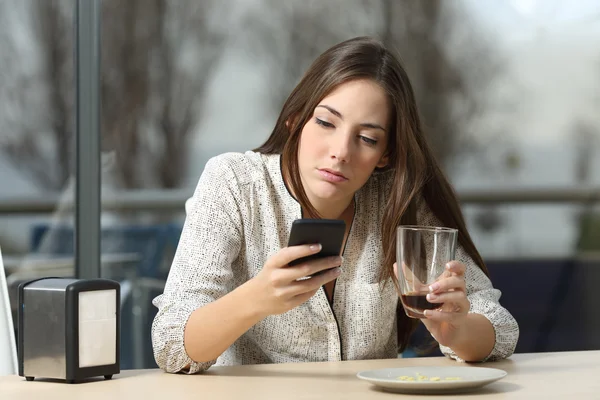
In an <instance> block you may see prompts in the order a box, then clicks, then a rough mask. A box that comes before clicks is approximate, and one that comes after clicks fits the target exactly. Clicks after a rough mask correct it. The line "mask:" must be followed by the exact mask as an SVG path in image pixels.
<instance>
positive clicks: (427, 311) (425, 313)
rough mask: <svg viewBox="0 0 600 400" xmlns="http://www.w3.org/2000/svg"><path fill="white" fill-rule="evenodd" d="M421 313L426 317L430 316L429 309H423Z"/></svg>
mask: <svg viewBox="0 0 600 400" xmlns="http://www.w3.org/2000/svg"><path fill="white" fill-rule="evenodd" d="M423 315H425V316H426V317H431V310H425V311H423Z"/></svg>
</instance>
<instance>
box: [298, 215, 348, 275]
mask: <svg viewBox="0 0 600 400" xmlns="http://www.w3.org/2000/svg"><path fill="white" fill-rule="evenodd" d="M345 232H346V223H345V222H344V221H342V220H339V219H308V218H303V219H297V220H295V221H294V222H293V223H292V229H291V232H290V238H289V240H288V246H298V245H302V244H313V243H320V244H321V251H320V252H318V253H316V254H311V255H310V256H306V257H300V258H298V259H296V260H294V261H292V262H290V263H289V265H298V264H300V263H302V262H304V261H308V260H314V259H317V258H322V257H330V256H339V255H340V253H341V251H342V246H343V244H344V233H345Z"/></svg>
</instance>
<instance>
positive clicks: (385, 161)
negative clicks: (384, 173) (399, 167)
mask: <svg viewBox="0 0 600 400" xmlns="http://www.w3.org/2000/svg"><path fill="white" fill-rule="evenodd" d="M389 162H390V157H389V156H388V155H387V153H386V154H384V155H383V156H382V157H381V158H380V159H379V162H378V163H377V168H385V167H387V165H388V163H389Z"/></svg>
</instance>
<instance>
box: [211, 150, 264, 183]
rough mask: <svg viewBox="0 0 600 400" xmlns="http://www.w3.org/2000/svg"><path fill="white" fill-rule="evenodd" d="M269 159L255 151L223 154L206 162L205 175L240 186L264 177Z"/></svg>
mask: <svg viewBox="0 0 600 400" xmlns="http://www.w3.org/2000/svg"><path fill="white" fill-rule="evenodd" d="M268 158H269V156H265V155H262V154H260V153H256V152H253V151H246V152H244V153H240V152H227V153H222V154H219V155H217V156H214V157H211V158H210V159H209V160H208V161H207V162H206V165H205V167H204V173H203V175H208V176H209V177H213V178H215V179H219V180H227V181H228V182H232V181H234V182H236V183H238V184H246V183H251V182H254V181H256V180H257V179H260V177H261V176H264V174H265V172H266V170H267V163H268V162H269V160H268Z"/></svg>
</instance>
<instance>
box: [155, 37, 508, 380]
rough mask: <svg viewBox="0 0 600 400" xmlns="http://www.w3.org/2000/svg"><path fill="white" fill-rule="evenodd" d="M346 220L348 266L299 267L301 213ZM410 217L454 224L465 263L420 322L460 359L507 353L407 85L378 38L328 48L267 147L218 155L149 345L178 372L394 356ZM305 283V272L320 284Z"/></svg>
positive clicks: (196, 201)
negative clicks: (296, 224)
mask: <svg viewBox="0 0 600 400" xmlns="http://www.w3.org/2000/svg"><path fill="white" fill-rule="evenodd" d="M302 217H304V218H306V217H313V218H330V219H341V220H344V221H345V222H346V227H347V230H346V236H345V246H344V250H343V259H342V258H341V257H332V258H328V259H321V260H315V261H311V262H306V263H303V264H300V265H296V266H293V267H292V266H289V265H288V264H289V263H290V262H291V261H292V260H295V259H297V258H300V257H303V256H306V255H309V254H312V253H316V252H318V251H319V246H318V245H303V246H293V247H286V244H287V240H288V237H289V232H290V227H291V224H292V222H293V221H294V220H295V219H298V218H302ZM401 224H420V225H443V226H448V227H455V228H458V229H459V248H458V251H457V260H456V261H453V262H451V263H449V265H448V266H447V268H448V271H449V273H448V274H447V275H448V277H447V278H445V279H442V280H440V281H439V282H438V287H433V285H432V288H431V293H430V295H429V299H430V301H432V302H440V303H441V302H443V303H444V306H443V309H441V310H436V311H431V312H428V315H427V316H426V318H425V319H423V320H422V321H423V323H424V324H425V326H426V327H427V329H428V330H429V331H430V332H431V334H432V336H433V337H434V338H435V339H436V340H437V341H438V342H439V345H440V348H441V350H442V351H443V352H444V354H446V355H447V356H449V357H452V358H454V359H457V360H465V361H484V360H492V359H499V358H504V357H507V356H509V355H511V354H512V352H513V351H514V348H515V345H516V341H517V338H518V327H517V324H516V322H515V320H514V319H513V318H512V316H511V315H510V314H509V313H508V311H506V310H505V309H504V308H502V307H501V306H500V305H499V303H498V299H499V297H500V292H499V291H498V290H496V289H494V288H493V287H492V285H491V282H490V280H489V279H488V277H487V276H486V275H487V271H486V269H485V266H484V263H483V260H482V259H481V256H480V255H479V253H478V252H477V250H476V248H475V246H474V244H473V242H472V241H471V239H470V237H469V234H468V232H467V230H466V228H465V223H464V221H463V217H462V215H461V212H460V209H459V206H458V203H457V200H456V198H455V195H454V193H453V190H452V188H451V186H450V185H449V183H448V182H447V180H446V178H445V177H444V175H443V174H442V172H441V170H440V168H439V166H438V164H437V162H436V161H435V159H434V157H433V156H432V154H431V150H430V149H429V147H428V146H427V144H426V142H425V138H424V136H423V132H422V128H421V124H420V121H419V116H418V112H417V108H416V104H415V98H414V95H413V92H412V88H411V85H410V83H409V80H408V77H407V76H406V73H405V71H404V69H403V68H402V66H401V65H400V63H399V62H398V60H397V59H396V58H395V57H394V56H393V55H392V54H391V53H390V52H389V51H388V50H386V48H385V47H383V46H382V45H381V44H380V43H379V42H377V41H376V40H373V39H370V38H355V39H351V40H348V41H345V42H343V43H340V44H338V45H336V46H334V47H332V48H331V49H329V50H327V51H326V52H325V53H324V54H322V55H321V56H320V57H319V58H317V60H316V61H315V62H314V63H313V65H312V66H311V67H310V68H309V70H308V71H307V72H306V74H305V75H304V77H303V78H302V80H301V82H300V83H299V84H298V86H297V87H296V88H295V89H294V90H293V92H292V93H291V95H290V97H289V98H288V99H287V101H286V103H285V104H284V106H283V110H282V112H281V114H280V116H279V118H278V120H277V123H276V125H275V128H274V130H273V132H272V134H271V136H270V137H269V139H268V140H267V141H266V143H265V144H263V145H262V146H261V147H260V148H258V149H257V150H255V151H254V152H246V153H245V154H234V153H228V154H223V155H220V156H218V157H215V158H213V159H211V160H210V161H209V162H208V163H207V164H206V167H205V170H204V172H203V174H202V176H201V178H200V181H199V183H198V186H197V188H196V191H195V193H194V195H193V197H192V198H191V199H190V201H189V209H188V215H187V219H186V222H185V226H184V229H183V232H182V235H181V239H180V242H179V246H178V249H177V252H176V255H175V258H174V260H173V265H172V268H171V271H170V275H169V278H168V280H167V283H166V286H165V291H164V293H163V294H162V295H160V296H158V297H157V298H156V299H155V300H154V305H155V306H156V307H158V309H159V310H158V314H157V315H156V318H155V320H154V323H153V326H152V340H153V346H154V353H155V358H156V361H157V363H158V365H159V366H160V367H161V368H163V369H164V370H165V371H167V372H179V371H184V372H187V373H196V372H198V371H202V370H206V369H207V368H209V367H210V366H211V365H213V364H215V363H217V364H218V365H231V364H256V363H272V362H293V361H327V360H342V359H343V360H346V359H373V358H394V357H396V356H397V353H398V351H402V350H403V349H404V348H405V346H406V344H407V342H408V339H409V337H410V335H411V333H412V332H413V330H414V328H415V327H416V324H417V323H418V320H412V319H409V318H408V317H406V315H405V314H404V312H403V310H402V307H401V305H400V303H399V302H398V295H397V292H396V290H395V287H394V285H393V284H389V283H390V282H393V280H394V279H395V275H394V272H393V271H394V268H395V265H394V261H395V232H396V227H397V226H398V225H401ZM319 271H325V272H323V273H321V274H316V275H315V276H314V277H313V278H310V279H299V278H302V277H306V276H309V275H312V274H314V273H316V272H319Z"/></svg>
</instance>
